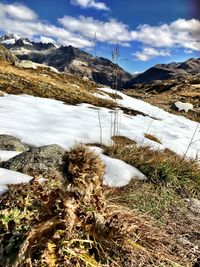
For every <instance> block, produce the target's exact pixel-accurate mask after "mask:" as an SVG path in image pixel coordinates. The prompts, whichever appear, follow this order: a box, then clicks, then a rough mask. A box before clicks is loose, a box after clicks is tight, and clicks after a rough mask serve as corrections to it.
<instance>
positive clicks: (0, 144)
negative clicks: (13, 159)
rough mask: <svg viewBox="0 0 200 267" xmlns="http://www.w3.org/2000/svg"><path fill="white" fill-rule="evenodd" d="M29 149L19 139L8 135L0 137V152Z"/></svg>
mask: <svg viewBox="0 0 200 267" xmlns="http://www.w3.org/2000/svg"><path fill="white" fill-rule="evenodd" d="M29 148H30V146H29V145H27V144H24V143H22V142H21V140H20V139H18V138H16V137H14V136H11V135H8V134H1V135H0V150H7V151H26V150H28V149H29Z"/></svg>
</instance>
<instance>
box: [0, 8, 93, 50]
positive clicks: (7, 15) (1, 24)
mask: <svg viewBox="0 0 200 267" xmlns="http://www.w3.org/2000/svg"><path fill="white" fill-rule="evenodd" d="M8 6H9V8H8ZM19 7H20V10H21V11H20V12H18V13H16V14H12V12H11V11H13V10H16V11H17V10H18V8H19ZM23 11H29V12H28V13H26V16H24V17H23ZM24 18H26V20H25V19H24ZM0 30H1V31H3V32H7V33H15V34H19V35H21V36H23V37H29V38H31V39H35V40H36V39H38V38H40V36H43V40H44V37H45V38H53V39H55V42H56V43H58V44H60V45H72V46H75V47H79V48H83V47H91V46H94V42H92V41H90V40H88V39H87V38H84V37H83V36H81V35H79V34H76V33H73V32H71V31H67V30H66V29H64V28H62V27H57V26H54V25H52V24H48V23H44V22H41V21H40V20H38V19H37V14H35V13H34V12H33V11H32V10H31V9H29V8H28V7H26V6H24V5H17V4H13V5H4V4H0ZM38 36H39V37H38ZM46 40H47V39H46ZM46 40H45V41H46Z"/></svg>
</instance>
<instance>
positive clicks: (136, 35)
mask: <svg viewBox="0 0 200 267" xmlns="http://www.w3.org/2000/svg"><path fill="white" fill-rule="evenodd" d="M131 34H132V39H133V40H136V41H140V42H142V43H143V44H146V45H151V46H153V47H165V48H166V47H169V48H171V47H174V46H178V47H182V48H188V49H192V50H196V51H199V50H200V21H199V20H196V19H191V20H186V19H178V20H176V21H174V22H172V23H171V24H163V25H160V26H150V25H146V24H145V25H141V26H139V27H138V29H137V30H136V31H133V32H132V33H131Z"/></svg>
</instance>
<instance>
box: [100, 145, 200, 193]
mask: <svg viewBox="0 0 200 267" xmlns="http://www.w3.org/2000/svg"><path fill="white" fill-rule="evenodd" d="M105 154H107V155H109V156H111V157H114V158H118V159H121V160H124V161H125V162H127V163H128V164H130V165H132V166H134V167H136V168H138V169H139V170H140V171H141V172H142V173H144V174H145V175H146V176H147V178H148V180H149V181H150V182H152V183H154V184H163V185H165V186H171V187H175V188H179V191H182V192H184V194H185V196H186V197H187V196H200V166H199V164H198V163H197V161H195V160H192V159H186V158H183V157H181V156H179V155H177V154H175V153H174V152H172V151H170V150H168V149H166V150H164V151H155V150H153V149H151V148H150V147H147V146H137V145H133V146H131V147H124V146H120V145H117V146H116V145H115V146H111V147H107V148H106V149H105ZM186 192H187V193H186Z"/></svg>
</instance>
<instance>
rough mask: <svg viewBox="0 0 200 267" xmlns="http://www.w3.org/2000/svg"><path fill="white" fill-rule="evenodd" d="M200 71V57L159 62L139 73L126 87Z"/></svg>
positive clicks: (185, 75)
mask: <svg viewBox="0 0 200 267" xmlns="http://www.w3.org/2000/svg"><path fill="white" fill-rule="evenodd" d="M199 73H200V58H197V59H195V58H190V59H188V60H186V61H185V62H182V63H177V62H172V63H169V64H158V65H155V66H154V67H152V68H150V69H148V70H146V71H145V72H143V73H141V74H139V75H137V77H134V78H133V79H131V80H130V81H128V82H127V83H126V84H125V85H124V89H129V88H132V87H133V86H134V85H136V84H141V83H148V82H152V81H154V80H167V79H170V78H174V77H175V78H177V77H178V76H180V77H185V78H186V79H187V76H188V75H195V74H199Z"/></svg>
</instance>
